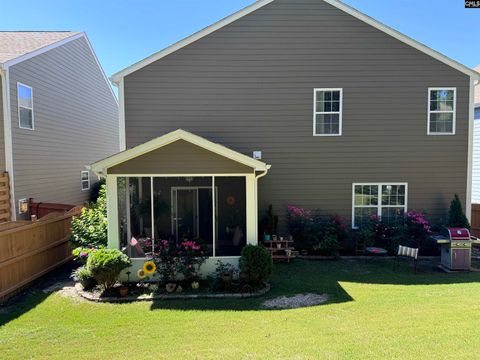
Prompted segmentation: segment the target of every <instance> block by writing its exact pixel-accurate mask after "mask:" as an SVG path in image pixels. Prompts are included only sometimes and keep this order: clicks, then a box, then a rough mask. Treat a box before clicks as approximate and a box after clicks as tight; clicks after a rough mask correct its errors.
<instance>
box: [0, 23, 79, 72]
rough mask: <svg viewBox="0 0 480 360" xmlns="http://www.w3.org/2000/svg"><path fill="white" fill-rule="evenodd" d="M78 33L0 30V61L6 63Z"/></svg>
mask: <svg viewBox="0 0 480 360" xmlns="http://www.w3.org/2000/svg"><path fill="white" fill-rule="evenodd" d="M78 34H80V33H78V32H72V31H0V63H2V64H4V63H7V62H8V61H11V60H13V59H17V58H18V57H21V56H23V55H27V54H29V53H32V52H34V51H36V50H39V49H42V48H45V47H47V46H49V45H52V44H54V43H56V42H58V41H60V40H64V39H67V38H69V37H71V36H75V35H78Z"/></svg>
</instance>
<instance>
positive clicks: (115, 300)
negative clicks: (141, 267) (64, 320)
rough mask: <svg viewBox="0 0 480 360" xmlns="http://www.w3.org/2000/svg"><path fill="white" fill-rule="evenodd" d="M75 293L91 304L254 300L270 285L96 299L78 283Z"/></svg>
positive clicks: (265, 291) (266, 290)
mask: <svg viewBox="0 0 480 360" xmlns="http://www.w3.org/2000/svg"><path fill="white" fill-rule="evenodd" d="M75 291H76V292H77V295H78V296H80V297H82V298H84V299H86V300H89V301H93V302H99V303H121V302H134V301H153V300H194V299H246V298H255V297H260V296H262V295H265V294H266V293H267V292H269V291H270V284H265V287H264V288H263V289H260V290H258V291H256V292H253V293H222V294H172V295H162V294H156V295H153V296H152V295H140V296H126V297H117V296H107V297H98V296H95V295H93V294H92V293H89V292H88V291H84V290H83V287H82V285H81V284H80V283H77V284H75Z"/></svg>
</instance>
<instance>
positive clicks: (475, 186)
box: [472, 65, 480, 204]
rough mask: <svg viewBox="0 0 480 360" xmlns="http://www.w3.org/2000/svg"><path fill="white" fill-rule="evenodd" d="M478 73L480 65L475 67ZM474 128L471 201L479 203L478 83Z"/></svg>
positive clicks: (479, 111)
mask: <svg viewBox="0 0 480 360" xmlns="http://www.w3.org/2000/svg"><path fill="white" fill-rule="evenodd" d="M475 70H476V71H478V72H479V73H480V65H478V66H477V67H476V68H475ZM474 103H475V110H474V111H475V113H474V114H475V115H474V118H475V128H474V131H473V166H472V178H473V180H472V203H474V204H480V85H476V86H475V100H474Z"/></svg>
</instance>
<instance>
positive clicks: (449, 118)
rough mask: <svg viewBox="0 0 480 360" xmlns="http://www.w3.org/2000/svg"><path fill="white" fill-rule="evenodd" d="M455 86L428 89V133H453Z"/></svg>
mask: <svg viewBox="0 0 480 360" xmlns="http://www.w3.org/2000/svg"><path fill="white" fill-rule="evenodd" d="M456 101H457V99H456V88H429V89H428V129H427V133H428V135H454V134H455V111H456Z"/></svg>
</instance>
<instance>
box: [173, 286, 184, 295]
mask: <svg viewBox="0 0 480 360" xmlns="http://www.w3.org/2000/svg"><path fill="white" fill-rule="evenodd" d="M182 291H183V288H182V287H181V286H180V285H178V286H177V289H176V290H175V292H177V293H181V292H182Z"/></svg>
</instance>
